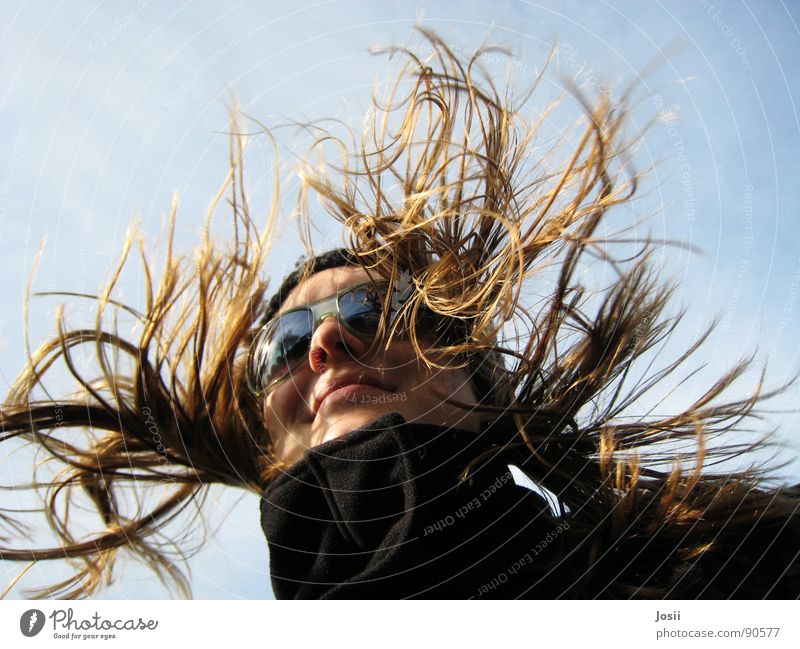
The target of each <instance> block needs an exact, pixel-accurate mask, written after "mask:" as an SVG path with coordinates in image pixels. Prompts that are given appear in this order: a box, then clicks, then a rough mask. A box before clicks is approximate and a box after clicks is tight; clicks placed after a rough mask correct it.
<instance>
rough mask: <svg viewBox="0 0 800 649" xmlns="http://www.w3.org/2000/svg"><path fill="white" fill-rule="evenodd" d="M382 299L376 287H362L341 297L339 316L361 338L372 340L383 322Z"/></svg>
mask: <svg viewBox="0 0 800 649" xmlns="http://www.w3.org/2000/svg"><path fill="white" fill-rule="evenodd" d="M381 308H382V298H381V295H380V293H378V291H376V290H375V287H374V286H361V287H359V288H356V289H353V290H352V291H347V292H346V293H343V294H342V295H340V296H339V315H340V317H341V318H342V319H343V320H344V321H345V322H346V323H347V326H348V327H349V328H350V329H351V330H352V331H353V332H354V333H356V334H358V335H359V336H364V337H366V338H372V337H373V336H374V335H375V332H376V331H377V330H378V325H379V323H380V320H381Z"/></svg>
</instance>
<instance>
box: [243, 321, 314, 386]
mask: <svg viewBox="0 0 800 649" xmlns="http://www.w3.org/2000/svg"><path fill="white" fill-rule="evenodd" d="M312 326H313V325H312V322H311V312H310V311H306V310H304V311H292V312H290V313H287V314H285V315H282V316H281V317H280V318H279V319H278V320H277V322H276V323H275V325H274V326H273V327H272V329H271V330H270V332H269V334H268V335H267V336H266V339H265V341H264V343H263V347H264V349H263V351H261V352H260V353H259V354H258V356H259V358H257V359H254V360H255V361H256V362H259V361H260V362H259V365H258V367H259V372H260V376H259V377H258V381H257V384H258V385H259V387H260V389H262V390H263V389H264V388H266V387H268V386H269V385H270V384H271V383H273V382H274V381H277V380H278V379H280V378H282V377H284V376H286V374H288V373H289V372H290V371H291V370H292V368H294V367H295V366H296V365H297V364H298V363H299V362H300V361H302V360H303V358H304V357H305V355H306V354H307V353H308V348H309V346H310V345H311V330H312Z"/></svg>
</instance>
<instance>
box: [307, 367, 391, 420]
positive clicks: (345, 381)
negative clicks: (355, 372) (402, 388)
mask: <svg viewBox="0 0 800 649" xmlns="http://www.w3.org/2000/svg"><path fill="white" fill-rule="evenodd" d="M364 390H380V391H382V392H391V390H389V389H388V388H386V387H384V386H383V385H382V384H381V383H380V382H378V381H376V380H374V379H371V378H369V377H366V376H351V377H345V378H342V379H340V380H338V381H335V382H334V383H333V385H332V386H330V387H329V388H328V389H327V390H326V391H324V392H323V393H322V394H321V395H320V397H319V398H317V399H315V402H314V404H313V406H312V409H313V411H314V414H316V413H318V412H319V410H320V408H322V406H323V404H324V403H325V402H326V401H328V400H337V401H338V400H339V399H347V398H348V397H352V396H354V395H355V394H356V393H358V392H362V391H364Z"/></svg>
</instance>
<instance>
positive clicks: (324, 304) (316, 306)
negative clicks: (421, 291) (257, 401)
mask: <svg viewBox="0 0 800 649" xmlns="http://www.w3.org/2000/svg"><path fill="white" fill-rule="evenodd" d="M364 286H370V287H372V288H375V289H376V290H379V288H378V287H376V285H375V282H372V281H367V282H359V283H358V284H353V285H352V286H349V287H347V288H346V289H345V290H344V291H340V292H337V293H336V294H334V295H331V296H329V297H326V298H322V299H321V300H317V301H316V302H312V303H311V304H306V305H303V306H299V307H297V308H295V309H290V310H289V311H285V312H284V313H281V314H280V315H277V316H275V317H274V318H272V319H271V320H270V321H269V322H266V323H265V324H264V325H263V326H262V327H261V328H260V329H259V330H258V332H257V333H256V335H255V336H254V337H253V342H252V343H251V345H250V350H249V351H248V353H247V385H248V387H249V388H250V391H251V392H253V394H254V395H255V396H263V395H265V394H268V393H269V392H271V391H272V390H274V389H275V388H276V387H278V386H279V385H280V384H281V383H283V382H284V381H286V380H287V379H288V378H289V377H290V376H292V373H293V372H294V370H296V369H298V368H299V367H300V366H301V365H302V364H303V363H305V362H306V361H307V360H308V352H309V351H310V348H309V350H307V351H306V353H305V354H303V356H302V357H300V358H299V359H298V360H297V361H296V362H295V363H293V364H292V365H291V366H290V367H289V369H287V371H286V372H285V373H284V374H283V375H281V376H280V377H279V378H277V379H275V380H273V381H271V382H270V383H268V384H267V385H266V386H264V387H262V388H261V389H258V388H257V386H256V385H254V382H253V372H251V367H252V365H253V361H252V355H253V352H254V350H255V348H256V343H257V342H258V340H259V339H260V338H262V337H265V336H269V335H270V334H271V333H272V331H273V330H274V329H275V327H277V326H278V323H279V322H280V321H281V319H282V318H284V317H285V316H287V315H289V314H291V313H295V312H300V311H310V312H311V317H312V319H313V320H312V324H311V331H310V335H312V336H313V335H314V332H315V331H316V330H317V329H318V328H319V326H320V325H321V324H322V321H323V320H325V318H328V317H331V316H332V317H335V318H336V319H337V320H338V321H339V323H340V325H344V326H345V327H346V328H347V330H348V331H349V332H350V333H352V334H353V335H354V336H357V337H358V338H359V339H361V340H364V336H363V334H362V333H361V332H357V331H356V330H355V329H353V328H352V327H351V326H350V325H349V324H348V322H347V320H346V319H345V318H344V317H342V312H341V310H340V309H339V300H340V299H341V298H342V297H343V296H345V295H347V294H348V293H351V292H353V291H356V290H358V289H360V288H363V287H364ZM404 293H407V291H404ZM382 297H385V295H384V296H382ZM403 298H406V299H407V295H404V296H401V298H400V299H397V288H395V295H393V296H392V304H391V311H390V314H389V317H390V321H389V327H391V325H392V322H393V321H392V320H391V317H392V315H393V314H394V313H397V308H396V307H399V306H400V305H401V304H402V302H404V301H405V299H403ZM331 306H333V307H334V310H333V311H332V310H331ZM382 315H383V310H382V309H381V316H382Z"/></svg>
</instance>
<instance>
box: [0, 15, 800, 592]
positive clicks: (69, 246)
mask: <svg viewBox="0 0 800 649" xmlns="http://www.w3.org/2000/svg"><path fill="white" fill-rule="evenodd" d="M2 12H3V20H2V21H0V25H2V27H0V133H1V134H2V136H1V138H2V139H0V246H2V250H3V253H4V254H3V255H2V257H0V271H1V272H2V276H3V277H4V280H5V281H4V282H3V283H2V285H1V286H0V292H2V303H3V306H4V308H3V310H2V314H0V371H2V374H1V375H0V379H2V381H3V384H4V385H6V386H7V385H8V384H9V382H10V381H12V380H13V377H14V376H15V375H16V373H17V371H18V370H19V368H20V366H21V363H22V359H23V357H24V353H23V348H22V296H23V292H24V290H25V286H26V282H27V281H28V277H29V274H30V269H31V266H32V263H33V260H34V257H35V255H36V251H37V249H38V247H39V245H40V242H41V241H42V240H43V239H46V241H47V246H46V249H45V253H44V256H43V258H42V261H41V264H40V267H39V270H38V274H37V276H36V280H35V288H36V289H37V290H83V291H92V290H95V289H96V288H97V287H98V286H99V285H100V284H101V283H102V281H103V280H104V279H105V277H106V273H107V272H108V269H109V268H110V266H111V264H112V262H113V261H114V259H115V257H116V255H117V254H118V252H119V250H120V248H121V245H122V241H123V238H124V235H125V231H126V228H127V225H128V223H129V221H130V219H131V218H132V217H134V216H138V217H139V218H140V219H141V222H142V225H143V229H144V230H145V231H147V232H148V233H150V234H151V235H152V236H153V237H156V236H157V235H158V233H159V231H160V227H161V222H162V217H163V215H164V214H165V213H166V212H167V211H168V208H169V202H170V197H171V196H172V194H173V192H176V191H177V192H178V193H179V195H180V200H181V203H180V205H181V207H180V211H179V223H178V242H179V246H181V247H183V248H184V249H187V248H188V247H189V246H190V245H192V243H193V242H194V241H195V240H196V235H197V233H198V231H199V228H200V226H201V224H202V218H203V215H204V213H205V209H206V207H207V205H208V203H209V201H210V200H211V198H212V197H213V195H214V193H215V191H216V189H217V187H218V186H219V184H220V182H221V180H222V178H223V176H224V173H225V170H226V165H227V140H226V137H225V135H224V133H223V132H224V131H225V129H226V128H227V106H228V105H229V104H230V103H231V101H232V97H233V96H235V97H236V98H237V99H238V101H239V102H240V103H241V104H242V106H243V107H244V109H245V110H246V111H247V112H248V113H249V114H251V115H253V116H255V117H257V118H259V119H260V120H262V121H264V122H265V123H267V124H271V125H275V124H279V123H281V122H285V121H287V120H292V119H297V120H306V119H314V118H321V117H337V118H339V119H342V120H344V121H345V122H347V123H349V124H351V125H353V126H355V127H356V128H357V127H358V126H359V124H360V119H361V116H362V115H363V111H364V109H365V108H366V107H367V106H368V101H369V93H370V88H371V85H372V84H373V83H374V82H376V81H379V80H380V79H382V78H384V76H385V74H386V70H387V69H394V68H392V67H391V66H390V65H389V64H388V62H387V60H386V59H385V58H384V57H376V56H372V55H370V54H369V53H368V50H369V48H370V47H371V46H374V45H388V44H405V43H409V44H412V45H413V44H414V43H419V40H418V37H417V36H415V35H414V33H413V31H412V27H413V25H414V24H415V23H417V22H418V21H421V23H422V24H424V25H425V26H427V27H431V28H433V29H436V30H438V31H439V32H440V34H441V35H442V36H443V37H444V38H445V39H446V40H447V41H448V42H449V43H451V44H452V46H453V47H455V48H462V49H463V50H465V51H471V50H474V49H475V48H476V47H478V46H480V45H481V44H482V43H483V42H484V40H488V41H491V42H497V43H500V44H503V45H506V46H507V47H509V48H510V49H512V50H513V51H514V52H515V53H516V54H517V55H518V56H519V59H518V61H519V65H518V67H517V69H518V71H519V73H520V75H521V76H522V77H523V79H522V81H523V83H524V81H525V80H526V79H525V78H524V77H525V75H529V77H528V80H530V79H532V77H533V74H535V71H536V70H537V69H538V66H540V65H541V64H542V62H543V61H544V58H545V56H546V54H547V52H548V51H549V49H550V46H551V44H552V43H553V41H555V40H557V41H558V43H560V45H561V50H560V54H559V59H558V65H557V66H556V68H554V69H553V70H552V73H549V74H548V76H547V77H546V83H545V84H544V88H543V91H542V93H541V94H540V95H537V96H535V97H534V101H533V102H532V104H531V105H530V106H529V107H526V110H530V111H531V114H532V115H533V114H535V111H536V109H537V101H540V102H542V103H541V104H539V105H538V107H541V105H544V102H545V101H546V100H547V99H548V98H552V97H554V96H555V95H556V94H557V93H558V91H559V90H560V89H561V86H560V83H561V80H562V79H563V78H564V77H571V76H575V78H576V81H577V82H579V83H583V84H585V87H587V88H589V89H591V87H592V84H593V83H594V81H593V79H595V78H597V79H598V80H600V81H603V82H608V83H610V84H612V85H614V86H616V87H620V86H621V85H622V84H624V83H625V82H627V81H629V80H631V79H633V78H635V77H636V75H637V74H638V73H639V72H641V71H642V70H643V69H644V68H645V66H646V65H647V64H648V63H650V62H652V61H657V62H659V63H660V66H659V67H658V68H657V69H656V71H655V72H654V73H653V74H652V75H651V76H648V77H647V78H646V79H645V80H644V82H643V87H644V88H645V89H646V90H648V91H649V92H650V93H651V95H650V97H649V98H647V99H646V100H645V101H644V102H643V104H642V105H641V106H640V107H639V108H638V109H637V111H636V112H635V114H634V119H633V122H632V127H633V128H637V127H642V126H643V125H644V124H645V122H646V121H647V120H648V119H649V118H652V117H654V116H660V121H658V122H657V123H656V124H655V125H654V126H653V128H652V129H651V131H650V132H649V134H648V136H647V138H646V140H645V143H644V144H643V145H642V147H641V149H640V150H639V152H638V153H637V156H638V157H637V159H638V160H640V161H641V162H642V163H644V164H645V165H648V164H652V163H654V162H655V161H661V162H660V165H659V167H658V168H657V169H656V170H655V171H654V172H653V173H652V174H651V176H650V179H649V181H648V184H647V186H646V187H645V188H644V189H645V191H644V192H643V197H642V198H641V200H640V201H639V202H637V203H636V205H635V206H634V207H633V208H632V209H631V211H630V212H629V213H627V216H629V217H631V218H633V219H639V218H641V219H644V217H645V216H649V220H648V221H647V223H646V224H645V225H643V227H646V228H649V230H650V231H651V232H652V233H654V235H656V236H659V237H661V236H663V237H664V238H666V239H675V240H681V241H687V242H690V243H691V244H693V245H695V246H697V247H699V248H701V249H702V251H703V252H702V254H689V253H687V252H685V251H681V250H680V249H678V248H666V249H665V251H664V254H663V255H662V256H661V257H659V258H658V263H659V264H660V265H661V266H662V268H663V272H664V274H665V276H670V277H673V278H675V279H676V280H677V281H678V282H679V290H678V292H677V295H676V301H677V303H678V304H679V305H683V306H685V307H686V308H687V309H688V311H689V315H688V317H687V320H686V326H685V327H684V328H683V330H682V332H683V333H682V335H684V336H687V337H691V336H692V335H693V334H696V332H697V330H698V329H699V328H700V327H701V325H702V323H704V322H706V321H707V320H708V319H709V318H710V317H711V316H713V315H714V314H721V318H722V320H721V323H720V326H719V327H718V328H717V330H716V331H715V332H714V336H713V338H712V341H711V344H710V345H709V347H708V349H707V351H706V352H705V354H706V355H705V357H704V358H705V360H706V361H707V362H708V370H707V372H705V373H703V372H701V374H700V375H699V376H698V377H697V379H696V381H697V383H696V384H691V385H689V386H687V387H686V388H685V389H686V391H687V393H691V390H692V389H693V388H695V389H697V388H696V385H700V384H702V382H703V379H704V378H705V379H706V382H707V380H708V379H709V378H710V377H711V376H714V374H715V373H716V372H719V371H720V369H722V368H724V367H726V366H728V365H729V364H730V363H731V362H733V361H735V360H736V359H738V358H739V357H741V356H742V355H743V354H748V353H750V352H753V351H755V350H758V352H759V355H758V358H759V359H762V360H766V359H767V358H769V361H770V365H769V373H768V384H770V385H777V384H778V383H780V382H781V381H783V380H786V379H787V378H788V377H789V376H790V375H791V373H793V372H796V371H797V370H798V369H800V359H798V349H800V327H798V318H799V317H800V244H798V243H797V242H798V240H799V239H800V237H798V235H799V234H800V232H799V231H798V230H800V215H798V198H797V197H798V195H800V192H799V191H798V190H800V187H799V186H798V185H799V183H798V171H797V169H798V166H797V163H796V155H797V152H798V151H800V118H799V117H798V110H797V99H798V97H800V88H798V84H800V78H799V77H798V75H797V74H796V73H794V71H793V69H792V68H793V66H792V63H793V62H794V61H796V59H797V55H798V51H799V50H800V33H799V32H798V20H799V19H800V16H799V14H800V11H798V9H797V6H796V5H787V4H785V3H782V2H770V3H764V2H733V1H729V2H722V1H717V0H714V2H710V1H708V0H699V1H689V0H684V1H680V2H669V3H659V2H637V3H633V2H576V1H575V2H569V1H564V0H560V1H558V2H542V3H536V2H522V1H518V0H503V1H499V2H491V3H489V2H477V1H475V2H473V1H463V0H461V1H456V2H428V1H422V2H383V3H378V2H366V1H362V0H355V1H349V2H346V1H343V0H331V1H327V2H292V3H291V4H290V3H277V2H264V3H259V2H242V3H239V4H236V3H221V2H220V3H212V2H186V3H183V4H180V3H161V2H153V1H152V0H151V1H149V2H148V1H146V0H130V1H127V2H126V1H122V2H114V3H99V2H98V3H92V2H83V3H66V2H61V3H56V2H43V1H30V2H24V3H5V4H4V5H3V10H2ZM567 110H568V109H567ZM554 119H555V121H558V118H557V117H556V118H554ZM561 125H562V126H563V125H564V124H561ZM283 132H285V133H286V141H285V143H284V145H285V146H284V147H283V148H282V154H283V155H284V156H285V160H284V161H290V159H291V152H292V143H291V135H290V132H289V131H288V130H286V131H283ZM248 162H249V163H251V164H250V176H249V180H250V182H251V183H252V187H253V197H254V201H255V202H256V203H257V204H258V201H259V199H260V200H261V205H262V206H263V205H265V204H266V202H265V199H266V193H265V185H264V183H263V182H261V183H259V172H260V171H261V172H263V175H266V174H267V172H268V170H269V164H270V162H269V159H268V157H267V156H266V155H264V156H261V157H259V155H258V152H256V155H254V156H253V157H252V158H251V159H249V160H248ZM286 189H287V191H288V193H291V191H292V182H291V181H287V188H286ZM323 223H324V222H323ZM286 230H287V231H286V232H285V233H284V235H282V236H283V237H284V238H283V239H282V240H283V241H284V244H283V245H282V246H281V251H282V252H281V255H280V256H279V257H276V258H275V259H274V263H275V267H274V272H275V274H276V275H279V276H280V275H282V274H283V272H284V270H285V269H286V268H289V267H291V265H292V264H293V263H294V260H295V258H296V257H297V253H298V248H297V246H296V245H293V244H292V230H291V227H287V228H286ZM324 234H325V236H326V237H329V238H330V240H331V241H332V242H335V241H336V238H337V237H338V231H335V230H332V229H331V230H325V231H324ZM131 282H133V284H131V290H132V291H135V279H131ZM54 307H55V302H52V301H51V302H47V301H45V302H42V303H40V305H39V306H36V307H33V308H32V310H31V327H30V335H31V339H32V341H34V342H36V341H40V340H42V339H43V337H44V336H46V335H47V334H48V333H50V332H51V331H52V313H53V309H54ZM74 313H75V314H76V317H77V316H79V315H80V310H79V309H78V310H76V311H74ZM679 396H680V395H676V397H675V398H678V397H679ZM797 396H798V394H797V389H796V388H795V389H793V390H792V391H790V392H789V393H788V394H787V395H785V396H784V397H783V398H782V401H781V402H780V404H777V405H779V406H781V407H782V408H784V409H788V408H789V407H791V406H793V405H794V404H796V403H797ZM771 422H772V423H774V424H775V425H780V426H781V429H782V435H783V439H784V440H785V441H786V442H787V443H788V444H789V445H790V446H791V447H792V448H793V449H794V451H795V453H794V454H792V452H789V453H788V455H787V457H796V455H797V453H796V451H798V450H800V443H798V441H797V437H796V436H795V434H794V432H793V431H795V430H796V429H797V425H798V420H797V418H796V416H795V415H794V414H791V413H785V414H780V415H775V417H774V418H773V419H772V420H771ZM787 473H788V474H789V475H790V476H791V477H793V478H794V480H795V481H798V480H800V467H798V466H797V465H794V466H790V467H789V468H788V469H787ZM215 493H216V494H218V500H216V501H215V500H211V501H209V505H210V507H209V512H208V513H209V516H210V521H211V525H212V527H213V526H219V527H220V532H219V534H218V535H217V536H216V537H215V538H214V540H213V541H212V542H210V543H209V544H208V545H207V547H206V548H205V549H204V550H203V551H202V552H201V553H200V554H199V555H197V556H196V557H195V558H194V559H193V560H192V561H191V564H190V565H191V566H192V575H193V580H192V583H193V587H194V590H195V596H196V597H203V598H228V597H248V598H250V597H252V598H259V597H268V596H270V591H269V587H268V563H267V552H266V544H265V542H264V539H263V536H262V535H261V530H260V528H259V525H258V503H257V499H255V498H254V497H252V496H243V497H242V496H240V495H239V494H237V493H235V492H234V493H223V492H215ZM5 567H6V568H7V569H8V570H9V574H11V573H12V572H13V566H11V567H9V566H7V565H6V566H5ZM48 570H50V568H48V567H42V573H41V575H42V576H43V577H42V578H45V577H49V576H50V575H51V574H52V573H49V572H46V571H48ZM121 576H124V578H123V579H121V580H120V583H119V584H118V585H117V586H114V587H113V588H111V589H110V590H108V591H106V592H105V595H104V596H106V597H160V596H164V594H165V593H164V591H163V589H160V588H159V587H158V586H157V585H154V584H153V583H152V580H148V579H147V575H146V573H144V572H143V571H142V570H140V569H138V568H136V566H135V565H132V564H128V563H125V564H124V566H123V572H122V573H121ZM39 581H41V579H37V578H36V575H35V574H33V575H31V582H30V583H38V582H39Z"/></svg>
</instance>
